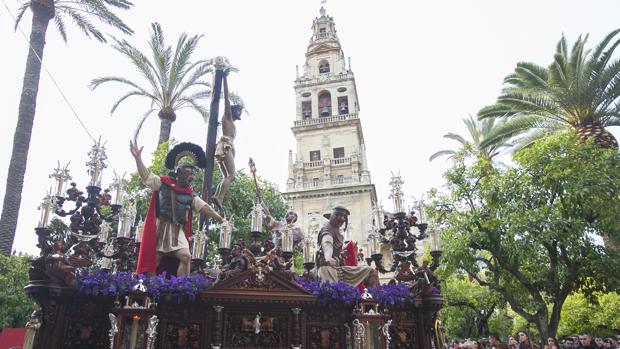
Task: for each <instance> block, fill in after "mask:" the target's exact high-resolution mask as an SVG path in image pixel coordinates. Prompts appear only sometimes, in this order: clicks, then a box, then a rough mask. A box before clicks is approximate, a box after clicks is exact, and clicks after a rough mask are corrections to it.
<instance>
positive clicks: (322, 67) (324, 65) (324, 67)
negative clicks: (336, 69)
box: [319, 59, 329, 74]
mask: <svg viewBox="0 0 620 349" xmlns="http://www.w3.org/2000/svg"><path fill="white" fill-rule="evenodd" d="M327 73H329V62H328V61H327V60H325V59H324V60H322V61H320V62H319V74H327Z"/></svg>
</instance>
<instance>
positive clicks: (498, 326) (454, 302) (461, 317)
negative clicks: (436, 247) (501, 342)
mask: <svg viewBox="0 0 620 349" xmlns="http://www.w3.org/2000/svg"><path fill="white" fill-rule="evenodd" d="M442 290H443V296H444V298H445V299H446V301H447V303H446V305H445V306H444V308H443V309H442V310H441V317H442V318H443V319H444V323H445V325H446V329H447V332H446V337H447V338H448V339H458V338H477V337H480V336H481V335H480V334H479V333H477V327H476V323H475V320H476V317H478V316H481V315H482V316H486V317H487V321H488V324H489V330H490V332H491V333H498V334H499V335H501V336H507V335H508V334H509V333H510V330H511V329H512V319H510V318H509V317H508V316H507V315H506V301H505V300H504V299H503V298H502V297H501V295H500V294H498V293H497V292H495V291H493V290H491V289H490V288H488V287H483V286H480V285H479V284H478V283H477V282H475V281H473V280H470V278H468V277H467V276H464V275H462V274H459V273H457V274H453V275H450V276H448V277H447V278H445V286H444V287H443V288H442Z"/></svg>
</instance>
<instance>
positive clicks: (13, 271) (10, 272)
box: [0, 255, 33, 328]
mask: <svg viewBox="0 0 620 349" xmlns="http://www.w3.org/2000/svg"><path fill="white" fill-rule="evenodd" d="M30 259H31V258H30V256H10V257H7V256H4V255H0V282H1V285H2V288H0V328H7V327H11V328H12V327H24V325H26V322H27V321H28V318H29V316H30V313H32V306H33V302H32V300H31V299H29V298H28V296H26V293H25V292H24V286H26V283H28V268H29V267H30Z"/></svg>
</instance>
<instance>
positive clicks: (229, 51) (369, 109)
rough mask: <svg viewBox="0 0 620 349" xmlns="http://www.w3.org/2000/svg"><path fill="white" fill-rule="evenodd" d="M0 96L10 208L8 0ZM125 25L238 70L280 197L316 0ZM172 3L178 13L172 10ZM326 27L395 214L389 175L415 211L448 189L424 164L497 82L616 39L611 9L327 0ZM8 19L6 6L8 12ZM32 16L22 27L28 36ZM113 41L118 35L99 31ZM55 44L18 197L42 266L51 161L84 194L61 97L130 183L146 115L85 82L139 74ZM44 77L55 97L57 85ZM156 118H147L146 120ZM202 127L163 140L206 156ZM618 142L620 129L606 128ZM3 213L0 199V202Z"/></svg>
mask: <svg viewBox="0 0 620 349" xmlns="http://www.w3.org/2000/svg"><path fill="white" fill-rule="evenodd" d="M0 2H2V3H0V43H1V44H2V47H4V52H5V53H4V54H3V55H2V59H1V62H2V64H0V76H1V77H2V82H3V83H2V84H1V85H0V91H1V93H0V96H1V102H2V105H4V107H3V110H4V115H3V120H4V122H3V123H2V127H0V196H1V197H4V191H5V185H6V184H5V183H6V176H7V167H8V164H9V160H10V154H11V146H12V139H13V133H14V130H15V124H16V121H17V109H18V104H19V95H20V92H21V85H22V78H23V74H24V67H25V60H26V55H27V50H28V46H27V40H26V39H24V37H23V36H22V34H21V33H20V32H19V31H17V32H15V31H14V30H13V18H12V17H11V14H10V13H12V14H13V15H15V13H16V9H17V7H18V5H19V3H20V2H19V1H17V0H0ZM134 3H135V7H134V8H133V9H132V10H131V11H129V12H117V13H118V14H119V16H120V17H121V18H122V19H123V20H124V21H125V22H126V23H127V24H128V25H129V26H130V27H131V28H132V29H133V30H134V31H135V33H134V35H133V36H132V37H129V38H127V39H128V40H129V41H130V42H131V43H133V44H134V45H135V46H137V47H139V48H141V49H142V50H143V51H144V52H147V50H148V46H147V40H148V35H149V28H150V24H151V23H152V22H159V23H160V24H161V25H162V28H163V30H164V34H165V37H166V40H167V42H168V43H169V44H174V43H176V39H177V38H178V36H179V34H180V33H182V32H187V33H189V34H192V35H193V34H204V37H203V38H202V40H201V43H200V45H199V47H198V50H197V51H196V53H195V57H196V58H197V59H198V58H200V59H203V58H211V57H214V56H226V57H227V58H228V59H229V60H230V62H231V64H233V65H234V66H236V67H237V68H238V69H239V72H238V73H235V74H234V75H232V76H231V77H230V78H229V85H230V88H231V90H232V91H236V92H238V93H239V94H240V95H241V96H242V97H243V99H244V101H245V104H246V107H247V109H248V110H249V115H248V116H247V117H245V118H244V119H243V120H241V121H239V122H237V139H236V140H235V147H236V151H237V155H236V159H237V167H238V168H247V159H248V158H249V157H252V158H253V159H254V160H255V162H256V167H257V170H258V174H259V175H260V176H262V177H263V178H266V179H268V180H270V181H272V182H274V183H275V184H277V185H278V187H279V188H280V190H282V191H283V190H284V189H285V188H286V179H287V171H288V169H287V163H288V150H289V149H295V141H294V138H293V134H292V132H291V130H290V128H291V126H293V121H294V120H295V94H294V90H293V82H294V80H295V66H296V65H299V66H300V67H302V66H303V64H304V59H305V58H304V57H305V56H304V54H305V52H306V48H307V45H308V42H309V39H310V37H311V31H310V27H311V24H312V20H313V19H314V18H315V17H317V16H319V9H320V6H321V3H320V1H319V0H265V1H253V0H228V1H206V0H200V1H198V0H182V1H174V2H173V1H169V0H168V1H165V0H148V1H147V0H135V1H134ZM173 4H174V6H173ZM325 7H326V9H327V13H328V15H330V16H332V17H333V18H334V20H335V22H336V29H337V32H338V36H339V38H340V43H341V45H342V48H343V50H344V54H345V56H346V57H351V68H352V70H353V72H354V74H355V77H356V84H357V89H358V96H359V103H360V107H361V112H360V119H361V122H362V126H363V132H364V138H365V143H366V150H367V158H368V164H369V170H370V172H371V176H372V181H373V183H374V184H375V185H376V188H377V196H378V197H379V199H380V200H382V201H383V203H384V205H386V204H387V203H388V202H389V199H388V195H389V186H388V182H389V180H390V176H391V173H392V172H394V173H399V172H400V175H401V176H402V178H403V180H404V181H405V184H404V186H403V188H404V191H405V195H406V197H407V198H409V201H411V200H412V199H411V196H415V197H416V198H419V197H420V196H421V195H422V194H423V193H425V192H426V191H428V190H429V189H430V188H433V187H436V188H438V187H441V186H442V184H443V182H444V181H443V178H442V173H443V172H444V171H445V170H446V169H447V168H448V166H449V162H448V161H446V160H445V159H441V158H440V159H437V160H435V161H433V162H429V161H428V158H429V156H430V155H431V154H433V153H434V152H436V151H438V150H442V149H455V148H456V147H457V144H455V143H454V142H452V141H449V140H446V139H444V138H442V136H443V135H444V134H446V133H447V132H456V133H459V134H462V135H466V134H467V133H466V129H465V126H464V125H463V123H462V121H461V120H462V119H463V118H465V117H467V116H468V115H469V114H471V115H475V114H476V112H477V111H478V110H479V109H480V108H482V107H484V106H486V105H488V104H491V103H493V102H494V101H495V99H496V98H497V96H498V94H499V92H500V90H501V87H502V80H503V78H504V77H505V76H506V75H507V74H509V73H510V72H511V71H512V70H513V69H514V67H515V65H516V63H517V62H519V61H530V62H535V63H538V64H541V65H547V64H548V63H550V61H551V59H552V57H553V53H554V50H555V44H556V43H557V42H558V40H559V39H560V37H561V35H562V34H563V33H564V35H566V37H567V39H568V40H569V42H570V43H572V42H574V41H575V40H576V39H577V37H578V36H579V35H580V34H584V33H589V34H590V39H589V42H590V47H591V46H593V45H594V44H595V43H597V42H598V41H600V40H601V39H602V38H603V37H604V36H605V35H606V34H608V33H609V32H610V31H612V30H614V29H616V28H617V27H619V26H620V21H618V16H617V14H618V13H620V2H619V1H617V0H591V1H578V0H544V1H540V0H521V1H502V0H466V1H463V0H451V1H448V0H435V1H419V0H410V1H403V0H383V1H381V2H374V1H353V0H329V1H327V3H326V5H325ZM7 8H8V9H7ZM30 22H31V16H30V14H29V13H28V14H27V15H26V16H25V17H24V18H23V20H22V22H21V28H22V29H23V31H24V32H25V35H26V36H28V35H29V32H30ZM100 28H102V29H103V31H104V32H105V33H107V34H109V35H114V36H116V37H123V35H121V34H120V32H118V31H115V30H113V29H111V28H108V27H105V26H101V27H100ZM68 36H69V38H68V44H65V43H64V42H63V41H62V39H61V38H60V35H59V34H58V32H57V31H56V30H55V28H54V27H53V25H50V28H49V30H48V33H47V38H46V39H47V40H46V46H45V52H44V58H43V61H44V64H45V66H46V67H47V69H48V70H49V71H50V73H51V75H52V76H53V79H52V78H51V77H50V76H49V75H48V74H47V73H45V72H43V73H42V77H41V83H40V87H39V96H38V99H37V109H36V116H35V124H34V129H33V135H32V141H31V143H30V151H29V156H28V165H27V172H26V178H25V188H24V191H23V198H22V203H21V208H20V216H19V222H18V228H17V233H16V237H15V243H14V246H13V248H14V249H16V250H18V251H24V252H29V253H38V252H37V248H36V247H35V244H36V238H35V234H34V228H35V227H36V225H37V222H38V219H39V212H38V211H37V207H38V205H39V204H40V202H41V199H42V198H43V196H44V195H45V193H46V192H47V190H48V189H49V187H50V186H52V185H53V184H52V180H51V179H49V178H48V174H49V173H51V172H52V170H53V168H54V167H55V166H56V164H57V162H58V161H60V163H61V164H63V165H64V164H66V163H69V162H70V165H69V168H70V170H71V175H72V176H73V179H74V181H76V182H77V183H78V186H79V187H82V188H83V187H84V186H85V184H86V182H87V180H88V176H87V173H86V167H85V162H86V161H87V152H88V151H89V149H90V147H91V145H92V140H91V138H90V137H89V136H88V134H87V132H86V131H85V130H84V128H83V127H82V126H81V125H80V123H79V122H78V120H77V119H76V117H75V115H74V114H73V112H72V111H71V108H70V107H69V105H68V104H67V102H66V101H65V100H64V98H63V97H62V94H64V95H65V96H66V98H67V100H68V101H69V103H70V105H71V106H72V108H73V109H74V110H75V111H76V113H77V115H78V117H79V118H80V119H81V120H82V122H83V123H84V124H85V126H86V128H87V129H88V131H89V132H90V133H91V134H92V135H93V137H95V138H98V137H99V136H101V137H102V140H103V141H105V142H106V148H107V155H108V158H109V165H110V166H109V168H108V169H106V172H105V173H104V184H106V183H110V182H111V180H112V177H113V171H112V169H114V170H115V171H116V172H118V173H119V174H122V173H124V172H127V173H130V172H133V171H134V168H135V165H134V163H133V159H132V157H131V155H130V154H129V151H128V143H129V139H131V137H132V135H133V132H134V129H135V127H136V125H137V122H138V120H139V117H140V116H141V115H142V114H143V113H144V112H145V111H146V110H147V108H148V107H149V103H148V102H147V101H145V100H141V99H138V98H136V99H134V100H131V99H130V100H128V101H126V102H124V104H123V105H121V106H120V107H119V109H118V110H117V111H116V113H115V114H114V115H113V116H111V115H110V108H111V106H112V104H113V103H114V102H115V101H116V99H118V97H120V96H121V95H122V94H123V93H124V92H125V91H126V89H125V88H124V87H122V86H120V85H113V84H110V85H108V86H102V87H100V88H98V89H97V90H95V91H91V90H90V89H89V88H88V83H89V81H90V80H92V79H94V78H97V77H101V76H105V75H120V76H126V77H128V78H129V79H134V80H136V79H139V77H138V75H137V73H136V71H135V70H134V69H133V68H132V67H131V66H130V64H129V62H128V61H126V60H125V59H124V58H123V57H122V56H121V55H120V54H119V53H117V52H116V51H114V50H113V49H111V48H110V47H109V45H106V44H101V43H98V42H96V41H94V40H88V39H87V38H85V37H84V36H83V35H82V34H81V33H80V32H79V31H77V30H75V29H69V31H68ZM53 80H55V81H56V84H58V86H59V87H60V90H61V91H62V94H61V92H59V90H58V88H57V87H56V86H55V83H54V82H53ZM153 116H155V114H154V115H153ZM206 130H207V125H206V124H205V123H204V122H203V121H202V119H201V117H200V116H199V115H197V114H196V113H195V112H193V111H191V110H188V109H187V110H183V111H180V112H178V113H177V121H176V122H175V123H174V124H173V127H172V137H173V138H175V139H177V140H179V141H190V142H194V143H197V144H200V145H202V146H204V144H205V142H206ZM158 132H159V120H158V119H157V118H156V117H153V118H151V119H150V120H149V121H147V123H146V124H145V126H144V128H143V130H142V132H141V136H140V138H139V143H140V144H141V145H144V148H145V150H144V158H145V162H146V163H150V158H151V157H150V153H151V152H152V151H153V150H154V149H155V146H156V143H157V138H158ZM612 132H613V133H614V134H615V135H616V137H619V136H620V133H619V132H617V130H612ZM1 204H2V202H0V205H1Z"/></svg>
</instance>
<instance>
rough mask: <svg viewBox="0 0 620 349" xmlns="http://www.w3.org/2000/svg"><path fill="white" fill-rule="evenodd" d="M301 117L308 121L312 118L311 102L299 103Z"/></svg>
mask: <svg viewBox="0 0 620 349" xmlns="http://www.w3.org/2000/svg"><path fill="white" fill-rule="evenodd" d="M301 115H302V116H303V117H304V119H310V118H311V117H312V102H311V101H303V102H301Z"/></svg>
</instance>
